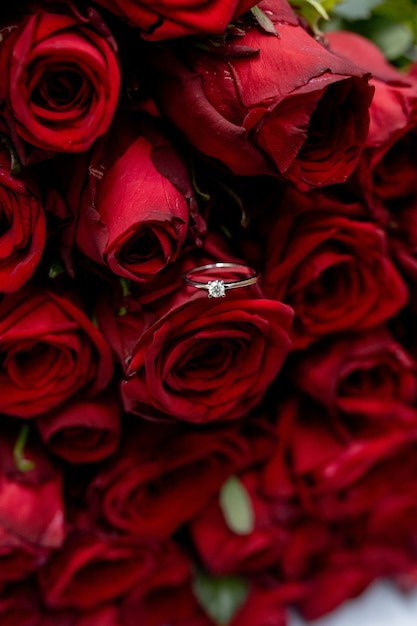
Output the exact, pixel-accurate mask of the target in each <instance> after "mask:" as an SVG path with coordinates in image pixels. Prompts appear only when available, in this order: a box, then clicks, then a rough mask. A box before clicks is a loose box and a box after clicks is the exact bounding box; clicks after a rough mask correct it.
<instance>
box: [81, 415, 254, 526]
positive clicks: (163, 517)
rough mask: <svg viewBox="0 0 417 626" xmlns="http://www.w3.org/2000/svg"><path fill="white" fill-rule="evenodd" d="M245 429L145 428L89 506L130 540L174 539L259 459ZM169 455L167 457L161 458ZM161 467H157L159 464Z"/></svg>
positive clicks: (111, 465) (96, 486)
mask: <svg viewBox="0 0 417 626" xmlns="http://www.w3.org/2000/svg"><path fill="white" fill-rule="evenodd" d="M250 432H251V441H248V440H247V438H246V437H245V432H244V428H242V427H241V426H240V425H235V424H231V425H229V424H228V425H225V426H223V427H217V428H209V429H204V430H201V428H200V429H199V430H194V429H191V428H189V427H188V426H180V425H177V424H175V425H164V427H163V428H161V426H160V424H152V423H149V422H146V423H144V424H143V425H140V426H139V427H138V428H137V429H136V430H135V431H134V432H132V433H129V434H128V436H127V437H126V441H125V442H124V444H123V445H122V446H121V447H120V449H119V451H118V453H117V455H116V456H114V457H113V458H112V459H109V461H108V462H107V464H106V465H105V466H104V467H103V469H101V470H100V471H99V473H98V474H97V476H96V477H95V478H94V479H93V481H92V482H91V484H90V487H89V490H88V495H87V501H88V503H89V506H90V509H91V510H92V512H93V514H94V515H95V516H96V517H98V518H99V519H102V520H104V521H105V522H106V523H107V524H109V525H110V528H116V529H117V530H119V531H121V532H124V533H128V534H129V535H144V534H150V535H157V536H169V535H170V534H171V533H173V532H174V531H175V530H176V529H177V528H178V527H179V526H180V525H181V524H183V523H184V522H186V521H188V520H190V519H191V518H192V517H194V516H195V515H196V513H198V511H200V510H201V509H202V508H203V507H204V506H205V505H206V503H207V502H208V501H209V499H210V498H211V497H213V496H214V494H216V493H217V491H218V489H219V488H220V486H221V484H222V483H223V482H224V480H225V479H226V478H227V477H228V476H229V475H230V474H232V473H233V472H234V471H235V470H236V469H237V468H240V467H242V465H245V464H248V463H250V461H251V459H253V455H254V452H253V451H252V449H251V448H252V447H253V440H254V438H255V437H256V436H258V437H259V435H257V434H256V431H253V430H252V431H250ZM161 451H163V453H161ZM156 458H158V459H159V460H158V462H157V463H155V459H156Z"/></svg>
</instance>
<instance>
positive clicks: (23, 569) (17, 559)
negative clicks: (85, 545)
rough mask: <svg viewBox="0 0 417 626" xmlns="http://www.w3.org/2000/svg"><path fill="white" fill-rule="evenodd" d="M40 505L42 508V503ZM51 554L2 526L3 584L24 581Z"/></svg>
mask: <svg viewBox="0 0 417 626" xmlns="http://www.w3.org/2000/svg"><path fill="white" fill-rule="evenodd" d="M23 495H24V494H23V493H22V496H23ZM22 504H23V502H22ZM38 504H39V506H41V503H40V502H39V503H38ZM49 552H50V550H48V549H46V548H42V547H39V546H36V545H35V544H32V543H29V542H27V541H24V540H23V539H21V538H20V537H19V536H18V535H16V534H14V533H13V532H9V531H6V530H4V529H3V528H2V527H1V526H0V566H1V567H0V581H1V583H5V582H10V581H19V580H23V579H24V578H26V577H27V576H29V575H30V574H31V573H32V572H34V571H36V570H37V569H38V568H39V567H41V566H42V565H43V564H44V563H45V562H46V561H47V559H48V555H49ZM0 615H1V612H0Z"/></svg>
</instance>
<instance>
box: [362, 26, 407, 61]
mask: <svg viewBox="0 0 417 626" xmlns="http://www.w3.org/2000/svg"><path fill="white" fill-rule="evenodd" d="M354 28H355V31H356V32H358V33H360V34H361V35H363V36H364V37H367V38H368V39H370V40H371V41H373V42H374V43H375V44H376V45H377V46H378V47H379V48H380V49H381V50H382V52H383V53H384V55H385V56H386V58H387V59H388V60H390V61H391V60H394V59H396V58H398V57H400V56H401V55H403V54H405V53H406V52H407V51H408V50H409V48H410V47H411V46H412V45H413V39H414V38H413V32H412V30H411V29H410V27H409V26H407V24H401V23H400V22H394V21H392V20H389V19H387V18H385V17H382V16H379V15H374V16H373V17H372V19H371V20H368V21H365V22H359V23H357V24H355V27H354Z"/></svg>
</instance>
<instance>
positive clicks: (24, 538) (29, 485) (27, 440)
mask: <svg viewBox="0 0 417 626" xmlns="http://www.w3.org/2000/svg"><path fill="white" fill-rule="evenodd" d="M28 428H29V426H23V428H22V429H21V430H20V431H19V430H18V428H17V427H16V425H10V426H9V428H8V429H7V430H8V432H9V434H8V435H7V436H6V435H4V434H2V436H1V437H0V451H1V456H0V458H1V462H0V527H1V534H2V538H1V543H3V544H4V545H3V546H2V548H0V553H3V555H4V554H5V549H6V547H7V544H6V543H5V541H4V540H6V539H7V536H8V535H10V537H13V536H14V537H15V539H14V540H13V543H12V542H11V543H10V544H9V547H10V546H11V545H13V544H14V546H15V547H16V549H17V551H18V550H19V544H20V548H21V556H22V557H23V558H24V559H26V560H30V561H33V558H34V557H35V558H36V554H35V552H36V548H39V549H41V550H42V549H48V550H50V549H51V548H59V547H60V546H61V544H62V542H63V541H64V505H63V501H62V481H61V475H60V473H59V472H58V471H57V469H56V468H55V467H54V466H53V465H52V463H51V462H50V460H49V459H48V457H47V456H46V454H45V452H44V450H43V448H42V447H41V446H40V444H39V442H38V441H37V440H36V439H35V438H34V436H33V434H32V433H31V432H29V431H28ZM27 544H28V545H27ZM31 545H32V546H33V547H32V549H31V547H30V546H31ZM13 552H14V553H15V554H14V557H16V558H17V554H16V552H15V551H13ZM13 552H12V551H11V552H10V554H9V557H8V560H10V564H9V565H8V566H7V567H5V570H6V572H7V570H8V569H9V574H10V571H12V570H11V567H12V566H11V561H12V560H13ZM25 552H26V557H25V556H24V553H25ZM38 558H40V559H41V561H43V560H44V558H45V555H44V557H43V558H42V555H41V554H40V553H39V552H38ZM0 560H1V559H0ZM6 560H7V559H6ZM6 572H5V573H6ZM0 579H1V576H0Z"/></svg>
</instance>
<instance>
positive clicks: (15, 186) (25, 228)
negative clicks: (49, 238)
mask: <svg viewBox="0 0 417 626" xmlns="http://www.w3.org/2000/svg"><path fill="white" fill-rule="evenodd" d="M0 205H1V222H2V230H1V236H0V292H11V291H17V290H18V289H20V288H21V287H22V286H23V285H24V284H25V283H26V282H27V281H28V280H29V278H30V277H31V276H32V274H33V273H34V271H35V269H36V267H37V265H38V263H39V261H40V259H41V256H42V252H43V249H44V246H45V234H46V233H45V214H44V211H43V207H42V205H41V202H40V200H39V198H38V197H37V196H36V195H35V194H34V193H32V192H31V191H30V189H29V188H28V186H27V185H26V184H25V182H24V180H23V179H18V178H16V177H14V176H12V175H11V174H10V157H9V155H8V154H7V153H6V152H5V151H4V150H1V151H0Z"/></svg>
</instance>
